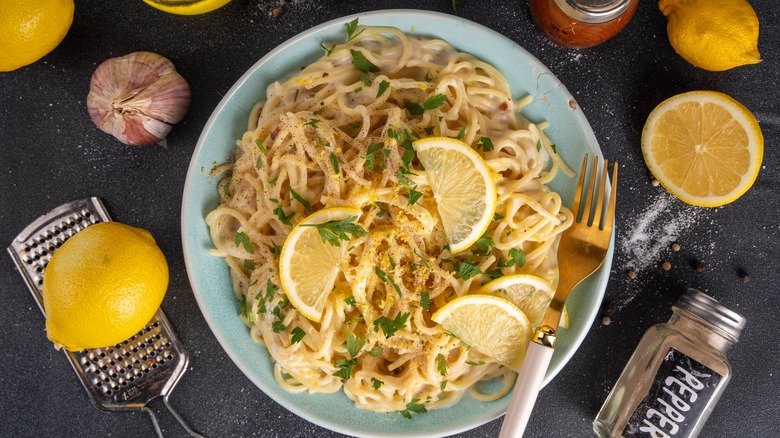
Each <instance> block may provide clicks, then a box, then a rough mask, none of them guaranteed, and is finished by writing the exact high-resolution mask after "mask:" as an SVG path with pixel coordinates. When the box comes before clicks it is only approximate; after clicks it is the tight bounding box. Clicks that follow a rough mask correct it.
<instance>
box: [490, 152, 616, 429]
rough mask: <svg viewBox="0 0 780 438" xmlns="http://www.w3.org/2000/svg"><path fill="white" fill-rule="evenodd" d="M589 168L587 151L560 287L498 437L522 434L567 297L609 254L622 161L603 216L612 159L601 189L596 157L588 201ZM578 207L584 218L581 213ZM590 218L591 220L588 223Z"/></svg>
mask: <svg viewBox="0 0 780 438" xmlns="http://www.w3.org/2000/svg"><path fill="white" fill-rule="evenodd" d="M587 167H588V156H587V155H585V157H584V158H583V160H582V169H581V170H580V178H579V181H578V182H577V189H576V191H575V193H574V202H573V203H572V208H571V209H572V213H573V214H574V224H573V225H572V226H571V227H570V228H569V229H568V230H566V231H564V232H563V234H562V235H561V241H560V244H559V246H558V260H559V265H560V279H559V281H558V288H557V290H556V291H555V295H554V296H553V298H552V302H551V303H550V307H549V308H548V309H547V313H545V315H544V319H543V320H542V324H541V326H539V328H538V329H537V330H536V332H535V333H534V335H533V337H532V338H531V342H530V343H529V344H528V351H527V352H526V354H525V359H524V361H523V365H522V367H521V368H520V373H519V374H518V376H517V383H516V384H515V388H514V393H513V394H512V399H511V401H510V402H509V407H508V408H507V411H506V415H505V416H504V424H503V425H502V427H501V433H500V435H499V438H509V437H520V436H522V435H523V432H524V431H525V427H526V425H527V424H528V419H529V417H530V416H531V411H532V410H533V407H534V403H535V402H536V397H537V395H538V394H539V390H540V389H541V387H542V381H543V380H544V376H545V373H546V372H547V367H548V366H549V365H550V359H551V358H552V354H553V351H554V349H555V341H556V340H557V330H558V322H559V321H560V319H561V312H562V311H563V304H564V303H565V302H566V297H568V296H569V292H571V290H572V289H573V288H574V287H575V286H576V285H578V284H579V283H580V282H581V281H582V280H584V279H586V278H588V277H589V276H590V275H591V274H593V273H594V272H595V271H596V270H597V269H598V268H599V267H600V266H601V265H602V263H604V258H605V257H606V256H607V250H608V248H609V242H610V240H611V239H612V228H613V225H614V222H615V200H616V198H617V196H616V195H617V191H616V187H617V176H618V175H617V171H618V166H617V163H615V164H614V166H613V170H612V186H611V190H610V194H609V205H608V206H607V209H606V214H604V220H603V221H602V213H604V200H605V198H606V195H605V189H606V185H607V173H608V171H609V169H608V162H607V160H604V168H603V170H602V171H601V181H600V184H599V185H598V188H597V186H596V174H597V173H598V158H597V157H593V171H592V172H591V175H590V183H589V184H588V187H587V188H586V190H587V192H586V194H585V202H584V203H581V202H580V201H581V200H582V196H583V185H584V182H585V173H586V170H587ZM594 196H598V198H597V199H596V202H595V206H593V201H594ZM591 210H593V216H590V213H591ZM580 212H581V213H582V217H581V218H578V217H579V215H580ZM589 222H591V223H590V224H589Z"/></svg>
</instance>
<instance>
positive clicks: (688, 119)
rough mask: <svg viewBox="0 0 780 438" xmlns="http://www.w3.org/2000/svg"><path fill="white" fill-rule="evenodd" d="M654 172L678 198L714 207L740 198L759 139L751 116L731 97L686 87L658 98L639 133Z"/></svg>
mask: <svg viewBox="0 0 780 438" xmlns="http://www.w3.org/2000/svg"><path fill="white" fill-rule="evenodd" d="M642 154H643V155H644V158H645V163H646V164H647V167H648V168H649V169H650V172H651V173H652V174H653V176H654V177H655V178H656V179H657V180H658V181H659V182H660V183H661V185H662V186H663V187H664V188H666V190H668V191H669V192H670V193H671V194H673V195H674V196H676V197H677V198H679V199H681V200H682V201H684V202H686V203H688V204H691V205H697V206H702V207H717V206H721V205H725V204H728V203H730V202H733V201H734V200H736V199H737V198H739V197H740V196H742V195H743V194H744V193H745V192H746V191H747V190H748V189H749V188H750V187H751V186H752V185H753V182H755V180H756V178H757V177H758V172H759V169H760V168H761V161H762V158H763V155H764V137H763V135H762V133H761V128H760V127H759V125H758V121H757V120H756V118H755V116H753V114H752V113H751V112H750V111H749V110H748V109H747V108H746V107H745V106H744V105H742V104H741V103H739V102H738V101H736V100H735V99H733V98H732V97H730V96H728V95H726V94H723V93H719V92H715V91H691V92H688V93H683V94H678V95H676V96H673V97H671V98H669V99H667V100H665V101H663V102H661V103H660V104H659V105H658V106H657V107H656V108H655V109H654V110H653V111H652V112H651V113H650V116H649V117H648V118H647V122H646V123H645V127H644V130H643V131H642Z"/></svg>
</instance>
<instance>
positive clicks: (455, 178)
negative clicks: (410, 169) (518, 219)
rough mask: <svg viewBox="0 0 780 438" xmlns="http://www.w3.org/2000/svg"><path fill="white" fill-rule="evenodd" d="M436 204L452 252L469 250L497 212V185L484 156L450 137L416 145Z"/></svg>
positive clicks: (432, 138)
mask: <svg viewBox="0 0 780 438" xmlns="http://www.w3.org/2000/svg"><path fill="white" fill-rule="evenodd" d="M414 149H415V150H416V151H417V157H418V158H419V160H420V163H421V164H422V165H423V167H424V168H425V172H426V174H427V176H428V182H429V183H430V185H431V190H432V191H433V196H434V199H435V200H436V205H437V209H438V212H439V217H440V218H441V221H442V225H443V226H444V232H445V234H446V235H447V241H448V243H449V245H450V251H451V252H452V253H453V254H456V253H458V252H461V251H463V250H465V249H468V248H469V247H470V246H471V245H473V244H474V243H475V242H476V241H477V240H479V238H480V237H482V235H483V234H485V231H486V230H487V229H488V226H490V222H491V221H492V220H493V215H494V213H495V211H496V183H495V181H494V180H493V172H492V171H491V170H490V168H489V167H488V166H487V164H486V163H485V160H484V159H483V158H482V156H480V155H479V153H478V152H477V151H475V150H474V149H472V148H471V146H469V145H467V144H466V143H464V142H462V141H460V140H456V139H454V138H447V137H428V138H424V139H421V140H417V141H415V142H414Z"/></svg>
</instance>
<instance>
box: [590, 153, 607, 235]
mask: <svg viewBox="0 0 780 438" xmlns="http://www.w3.org/2000/svg"><path fill="white" fill-rule="evenodd" d="M596 170H597V169H596V168H594V169H593V172H594V173H595V172H596ZM607 173H609V161H608V160H607V159H606V158H605V159H604V169H603V170H602V171H601V184H599V197H598V200H597V201H596V211H594V212H593V226H594V227H596V228H599V224H600V223H601V213H602V212H603V211H604V191H605V189H606V188H607Z"/></svg>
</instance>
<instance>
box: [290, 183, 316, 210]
mask: <svg viewBox="0 0 780 438" xmlns="http://www.w3.org/2000/svg"><path fill="white" fill-rule="evenodd" d="M287 187H289V189H290V194H291V195H292V197H293V198H295V200H296V201H298V202H299V203H300V204H301V205H302V206H303V208H305V209H306V211H308V212H309V213H311V212H312V211H314V210H312V208H311V204H310V203H309V201H307V200H305V199H303V196H301V195H299V194H298V193H296V192H295V190H293V188H292V186H287Z"/></svg>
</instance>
